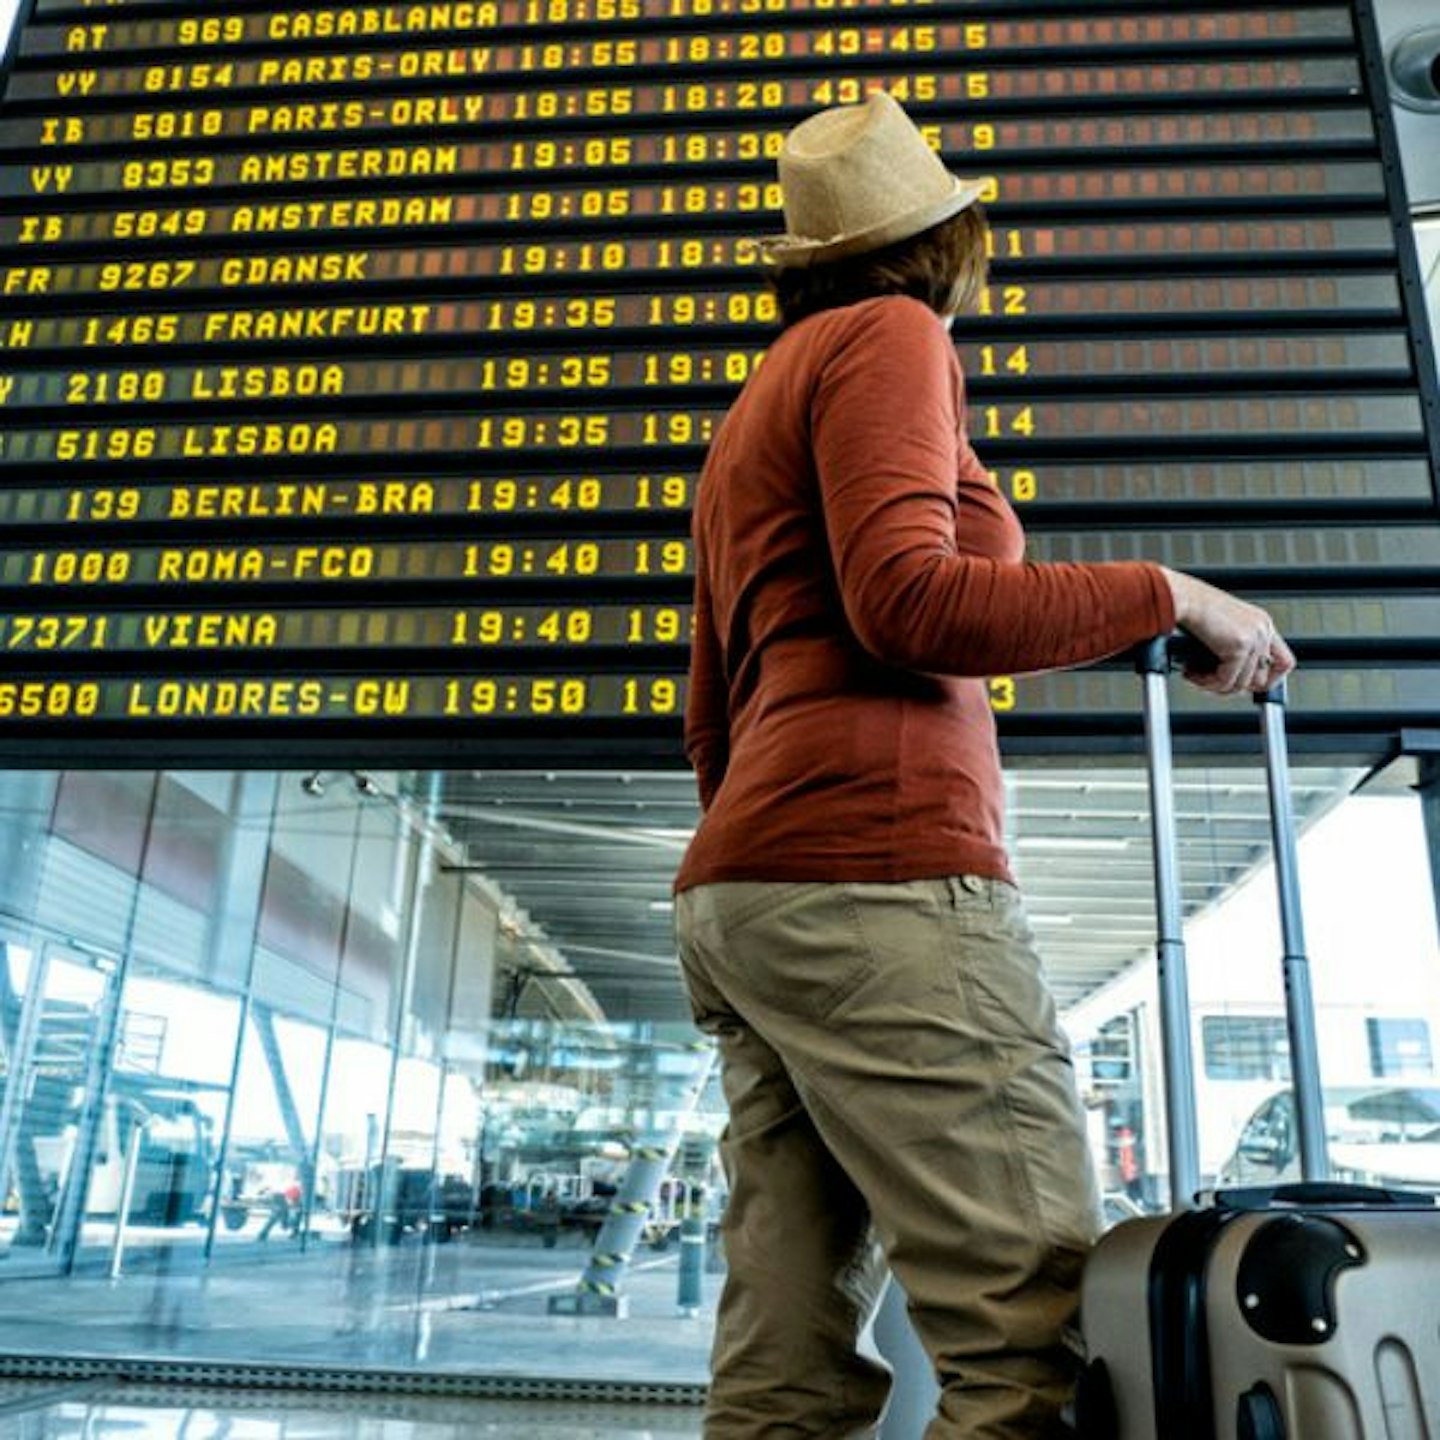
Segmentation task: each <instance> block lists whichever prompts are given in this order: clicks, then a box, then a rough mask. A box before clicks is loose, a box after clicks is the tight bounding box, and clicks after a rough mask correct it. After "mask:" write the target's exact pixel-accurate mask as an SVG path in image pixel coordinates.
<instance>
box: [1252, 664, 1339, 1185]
mask: <svg viewBox="0 0 1440 1440" xmlns="http://www.w3.org/2000/svg"><path fill="white" fill-rule="evenodd" d="M1255 703H1256V704H1257V705H1258V706H1259V707H1260V731H1261V735H1262V737H1263V739H1264V742H1265V775H1266V782H1267V785H1266V788H1267V789H1268V790H1269V792H1270V841H1271V849H1272V850H1273V852H1274V857H1273V858H1274V864H1275V888H1276V891H1277V892H1278V899H1279V905H1280V941H1281V946H1282V953H1281V960H1280V966H1281V975H1282V977H1283V979H1284V982H1285V1025H1286V1029H1287V1031H1288V1034H1289V1039H1290V1074H1291V1077H1292V1079H1293V1082H1294V1085H1295V1119H1296V1129H1297V1132H1298V1139H1299V1142H1300V1174H1301V1176H1302V1178H1303V1179H1305V1180H1311V1181H1323V1180H1326V1179H1328V1178H1329V1176H1330V1155H1329V1151H1328V1149H1327V1146H1326V1142H1325V1096H1324V1091H1323V1090H1322V1088H1321V1085H1320V1047H1319V1042H1318V1040H1317V1038H1316V1027H1315V999H1314V996H1313V994H1312V992H1311V988H1310V960H1309V957H1308V955H1307V954H1306V950H1305V926H1304V922H1303V921H1302V919H1301V915H1300V868H1299V864H1298V862H1297V860H1296V853H1295V810H1294V805H1293V803H1292V801H1291V798H1290V755H1289V749H1288V747H1287V745H1286V743H1285V682H1284V681H1283V680H1281V681H1279V683H1278V684H1275V685H1272V686H1271V687H1270V689H1268V690H1266V691H1263V692H1262V693H1261V694H1259V695H1257V696H1256V697H1255Z"/></svg>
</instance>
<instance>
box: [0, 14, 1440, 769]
mask: <svg viewBox="0 0 1440 1440" xmlns="http://www.w3.org/2000/svg"><path fill="white" fill-rule="evenodd" d="M1372 29H1373V27H1372V23H1371V18H1370V15H1369V10H1368V5H1367V4H1366V3H1364V0H1356V3H1353V4H1333V3H1310V4H1294V5H1243V4H1235V3H1230V4H1216V3H1208V4H1207V3H1200V4H1189V5H1176V6H1157V5H1155V4H1153V3H1150V4H1144V3H1135V0H1114V3H1110V4H1106V5H1103V6H1099V7H1096V6H1086V7H1083V8H1077V7H1073V6H1071V7H1067V6H1065V5H1060V4H1042V3H1032V0H1022V3H1010V4H1007V5H1004V6H1000V5H998V4H984V3H976V0H939V3H926V0H907V3H900V0H892V3H883V0H880V3H877V0H853V3H847V0H809V3H800V4H794V3H785V4H779V3H776V0H456V3H443V0H438V3H416V0H407V3H393V4H355V5H335V4H329V5H316V6H309V5H304V4H298V5H285V6H273V5H272V6H270V7H268V8H266V7H256V6H250V5H244V6H240V5H237V6H235V7H234V8H233V9H232V8H226V7H224V6H223V5H222V6H220V7H215V6H211V5H207V6H205V7H204V8H203V10H202V9H201V8H200V7H196V9H195V11H194V13H187V12H185V11H184V10H183V9H181V8H180V7H177V6H175V5H174V4H170V3H159V0H106V3H105V4H103V5H102V4H98V3H96V4H90V3H77V0H35V3H34V4H33V6H32V8H31V14H30V18H29V20H28V21H27V23H26V24H25V25H24V26H23V28H22V31H21V34H20V36H19V38H18V43H17V44H16V46H15V47H14V49H13V54H14V57H15V58H14V59H13V61H12V66H11V70H10V73H9V75H8V77H7V81H6V88H5V92H4V101H3V105H0V295H3V296H4V299H5V302H6V303H5V306H4V313H3V314H0V344H3V350H0V411H3V412H4V414H3V418H4V421H5V425H4V428H3V431H0V523H3V525H4V526H5V532H4V533H5V539H6V544H5V546H4V547H3V549H0V761H3V762H4V763H7V764H17V763H18V764H24V763H56V762H57V761H79V762H83V763H94V762H95V760H96V758H97V757H109V756H110V755H112V754H113V756H114V757H115V758H122V757H123V756H124V755H126V754H128V755H133V756H135V757H137V758H138V757H142V756H146V755H153V754H154V753H156V751H157V749H160V748H163V749H164V750H165V753H167V754H169V755H171V756H172V757H173V758H174V760H175V761H176V762H177V763H178V762H180V761H182V760H185V759H193V760H196V761H201V760H212V761H216V762H219V763H226V764H233V763H237V762H241V763H243V762H244V761H245V760H246V759H247V758H251V757H253V758H254V759H255V760H256V762H257V763H261V762H263V763H267V764H269V763H275V762H276V761H277V759H280V758H283V757H284V756H285V755H287V754H288V755H293V756H294V757H295V758H296V759H297V760H298V759H300V758H301V757H302V756H304V755H306V754H307V753H309V750H310V747H313V746H323V747H325V753H326V754H327V755H328V756H332V757H333V756H350V757H352V758H353V759H354V760H355V761H356V763H361V762H365V763H374V761H375V759H376V757H377V756H378V755H381V754H383V755H384V756H385V757H387V758H390V759H392V760H401V759H404V760H408V761H413V762H415V763H425V762H430V761H442V760H447V759H449V758H453V757H454V756H455V755H456V754H457V753H464V754H466V755H468V756H470V757H472V758H475V759H477V760H479V761H483V763H487V764H493V763H507V762H512V761H513V762H518V761H523V760H524V759H525V758H526V757H530V758H534V757H535V756H537V755H539V754H541V753H549V754H551V755H553V754H554V752H555V747H556V745H557V744H563V745H565V746H566V747H567V749H566V754H567V756H568V757H570V758H571V759H572V760H573V762H574V763H578V764H583V763H587V762H588V761H589V760H591V759H593V760H594V761H595V762H596V763H605V764H616V763H619V764H624V763H637V764H638V763H646V764H656V763H658V764H667V763H680V753H679V717H680V714H681V710H682V707H683V694H684V686H683V679H684V667H685V642H686V637H687V634H688V626H689V604H688V602H689V593H690V583H691V572H690V548H689V543H688V537H687V532H688V520H689V511H690V506H691V503H692V501H693V498H694V489H695V483H696V477H697V475H698V472H699V467H700V464H701V462H702V460H703V456H704V449H705V446H706V444H707V443H708V441H709V439H710V437H711V436H712V435H713V433H714V430H715V427H716V425H717V424H718V423H719V420H720V418H721V416H722V415H723V413H724V409H725V406H726V405H727V403H728V402H729V400H730V398H731V397H732V396H733V395H734V393H735V391H736V389H737V388H738V386H739V385H740V384H741V383H743V381H744V379H745V377H746V376H747V375H749V374H750V373H751V372H752V371H753V369H754V367H755V366H756V365H757V364H758V363H760V362H761V359H762V357H763V353H764V349H765V346H766V344H767V343H768V341H769V339H770V337H771V336H772V335H773V333H774V329H773V327H774V305H773V301H772V300H771V299H770V297H769V296H768V295H767V294H766V293H765V291H764V289H763V281H762V276H761V274H760V272H759V270H758V268H757V260H756V252H755V247H754V245H753V239H754V237H755V236H756V235H759V234H764V233H769V232H772V231H774V230H777V229H779V228H780V216H779V213H778V208H777V207H778V202H779V195H778V191H777V187H776V185H775V182H774V159H775V155H776V154H777V152H778V147H779V144H780V140H781V136H782V135H783V132H784V130H785V128H786V127H788V126H789V125H790V124H793V123H794V122H795V121H796V120H797V119H799V118H800V117H802V116H803V115H805V114H807V113H809V112H810V111H812V110H814V109H816V108H818V107H819V106H822V105H828V104H835V103H845V102H853V101H856V100H859V99H862V98H863V97H864V95H865V94H866V93H867V92H868V91H870V90H872V89H876V88H881V87H883V88H886V89H889V90H890V91H891V92H892V93H894V94H895V95H896V96H897V98H900V99H901V100H902V101H904V103H905V104H906V105H907V107H908V108H909V109H910V111H911V113H912V114H913V115H914V116H915V118H916V119H917V121H918V122H919V123H920V124H921V125H922V126H924V127H926V132H927V135H928V137H929V138H930V140H931V141H932V143H933V144H934V145H935V146H936V147H937V149H939V150H940V151H941V152H942V154H944V155H945V157H946V159H947V161H948V162H949V163H950V164H951V165H952V167H953V168H954V169H956V170H958V171H960V172H962V173H967V174H971V175H975V176H978V177H980V178H981V179H983V180H984V182H985V186H986V202H987V208H988V210H989V214H990V217H991V220H992V240H991V245H992V261H993V264H992V277H991V283H990V285H989V286H988V288H987V290H986V292H985V295H984V297H983V300H982V303H981V305H980V307H979V310H978V312H977V313H976V314H975V315H973V316H968V317H966V318H964V319H963V320H962V321H960V322H958V323H957V324H956V326H955V329H954V334H955V337H956V342H957V345H958V346H959V349H960V353H961V357H962V361H963V363H964V365H965V369H966V375H967V384H968V390H969V404H970V410H969V426H970V431H971V435H972V438H973V440H974V442H975V444H976V447H977V449H978V450H979V452H980V454H981V456H982V458H983V459H984V460H985V461H986V462H987V463H988V464H989V465H990V466H991V467H992V473H993V476H994V479H995V483H996V485H997V486H998V487H999V488H1000V490H1001V491H1002V493H1003V494H1004V495H1005V496H1006V497H1007V498H1008V499H1009V500H1010V501H1011V503H1013V504H1014V505H1015V506H1016V508H1017V509H1018V511H1019V512H1020V514H1021V516H1022V518H1023V519H1024V520H1025V522H1026V525H1027V528H1028V530H1029V533H1030V536H1031V543H1030V549H1031V554H1032V556H1034V557H1035V558H1037V559H1040V560H1082V561H1094V560H1111V559H1131V558H1149V559H1154V560H1158V561H1162V562H1164V563H1168V564H1172V565H1176V566H1179V567H1182V568H1188V569H1191V570H1194V571H1196V572H1197V573H1200V574H1204V575H1207V576H1209V577H1211V578H1214V579H1216V580H1217V581H1219V582H1220V583H1224V584H1227V585H1230V586H1232V587H1234V588H1236V589H1238V590H1240V591H1242V592H1243V593H1246V594H1250V595H1253V596H1254V597H1256V598H1257V599H1261V600H1263V601H1265V602H1266V603H1269V604H1272V605H1273V607H1274V609H1275V611H1276V614H1277V617H1278V618H1279V620H1280V622H1281V624H1282V627H1283V628H1284V629H1285V630H1286V631H1287V633H1289V634H1291V635H1292V636H1293V637H1294V639H1295V641H1296V644H1297V646H1298V647H1299V649H1300V653H1301V658H1302V662H1303V664H1302V670H1301V672H1300V673H1299V674H1298V675H1297V678H1296V680H1295V683H1294V687H1293V696H1292V699H1293V708H1294V725H1295V730H1296V735H1297V744H1298V745H1300V746H1302V747H1303V746H1305V745H1311V746H1313V747H1315V748H1322V749H1324V750H1326V751H1327V752H1333V753H1336V754H1341V755H1344V756H1346V757H1349V758H1352V759H1362V758H1374V757H1376V756H1378V755H1380V754H1381V753H1383V752H1384V751H1385V750H1386V749H1387V747H1389V746H1390V744H1391V743H1392V739H1393V736H1394V734H1395V732H1396V731H1397V730H1398V729H1399V728H1400V727H1401V726H1402V725H1403V726H1412V725H1417V724H1425V725H1434V724H1440V693H1437V692H1440V623H1437V622H1440V614H1437V611H1436V604H1437V600H1436V593H1437V588H1440V587H1437V586H1436V584H1435V576H1436V574H1437V573H1440V525H1437V519H1440V515H1437V500H1436V456H1437V402H1436V396H1435V385H1434V379H1433V372H1434V365H1433V352H1432V351H1431V350H1430V348H1429V337H1428V336H1427V335H1426V333H1425V330H1424V319H1423V305H1422V304H1421V300H1420V294H1419V283H1418V276H1417V274H1416V272H1415V266H1414V259H1413V252H1412V249H1411V245H1410V241H1409V238H1408V236H1406V235H1404V234H1403V233H1401V232H1400V231H1399V230H1397V225H1398V226H1401V227H1403V220H1404V212H1403V197H1401V196H1400V195H1398V194H1397V193H1396V192H1395V190H1394V188H1393V187H1394V185H1395V184H1396V183H1397V180H1396V177H1397V176H1398V174H1399V171H1398V167H1397V166H1396V165H1395V164H1394V159H1395V157H1394V154H1393V141H1392V136H1391V133H1390V122H1389V117H1388V111H1387V108H1386V101H1385V97H1384V95H1383V93H1382V90H1381V88H1380V85H1379V83H1378V72H1377V63H1378V59H1377V56H1376V55H1375V53H1374V46H1373V34H1372ZM991 700H992V705H993V706H994V709H995V711H996V714H997V717H998V719H999V722H1000V726H1001V731H1002V736H1003V738H1004V741H1005V744H1006V745H1007V747H1008V748H1009V749H1010V750H1011V751H1012V752H1014V753H1020V754H1023V753H1025V752H1027V751H1030V750H1036V751H1044V752H1045V753H1050V752H1052V751H1053V750H1054V749H1055V748H1056V747H1057V746H1066V745H1074V746H1077V747H1079V748H1083V747H1084V745H1085V744H1086V743H1087V737H1088V741H1090V742H1095V743H1099V742H1100V741H1102V740H1104V739H1105V738H1106V737H1111V736H1114V735H1117V734H1121V733H1131V734H1133V733H1134V730H1135V728H1136V725H1137V723H1138V722H1137V712H1138V705H1137V701H1136V692H1135V687H1134V684H1133V682H1131V681H1130V680H1128V679H1127V677H1125V676H1124V675H1123V674H1119V673H1117V672H1115V671H1112V670H1105V671H1102V672H1098V673H1095V674H1087V675H1079V676H1065V675H1058V676H1045V677H1008V676H1001V677H996V678H995V679H994V681H993V682H992V683H991ZM1249 722H1250V716H1249V714H1248V710H1247V708H1246V707H1244V706H1239V707H1224V706H1217V705H1216V704H1215V703H1214V702H1211V701H1208V699H1207V698H1206V697H1198V700H1197V699H1196V698H1193V697H1187V698H1186V699H1185V700H1184V701H1183V702H1182V704H1181V709H1180V715H1179V722H1178V723H1179V727H1180V729H1181V732H1182V734H1185V735H1187V736H1189V737H1191V740H1192V743H1196V744H1203V743H1210V742H1211V741H1213V742H1214V743H1216V744H1217V745H1220V744H1223V743H1225V742H1226V738H1227V736H1228V735H1229V734H1230V732H1232V731H1234V730H1235V729H1237V728H1240V729H1244V728H1246V727H1247V726H1248V724H1249ZM1204 737H1209V740H1208V741H1207V740H1206V739H1205V738H1204ZM112 742H113V746H112ZM107 747H110V748H108V749H107ZM337 747H338V748H337ZM456 747H460V748H459V749H458V750H457V748H456Z"/></svg>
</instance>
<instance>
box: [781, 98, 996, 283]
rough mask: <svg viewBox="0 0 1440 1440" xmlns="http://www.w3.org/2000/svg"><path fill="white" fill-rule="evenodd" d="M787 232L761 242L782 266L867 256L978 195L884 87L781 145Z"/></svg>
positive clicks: (812, 121) (811, 122)
mask: <svg viewBox="0 0 1440 1440" xmlns="http://www.w3.org/2000/svg"><path fill="white" fill-rule="evenodd" d="M779 170H780V194H781V200H782V203H783V205H784V209H785V228H786V233H785V234H784V235H774V236H770V237H767V238H766V239H763V240H761V241H760V242H759V246H760V254H761V256H762V258H763V259H764V260H765V261H767V262H768V263H769V264H771V265H778V266H780V267H782V268H790V267H798V266H803V265H815V264H821V263H823V262H826V261H830V260H843V259H845V258H846V257H848V256H851V255H863V254H865V253H866V252H867V251H870V250H878V249H880V248H881V247H882V246H884V245H893V244H895V242H896V241H898V240H908V239H909V238H910V237H911V236H912V235H918V234H919V233H920V232H921V231H922V230H928V229H929V228H930V226H932V225H938V224H939V223H940V222H941V221H942V220H948V219H949V218H950V217H951V216H952V215H958V214H959V213H960V211H962V210H963V209H964V208H965V207H966V206H967V205H973V204H974V203H975V200H976V199H977V198H978V197H979V194H980V191H981V188H982V187H981V186H980V185H979V184H978V183H977V182H975V181H973V180H962V179H960V177H959V176H957V175H952V174H951V173H950V172H949V171H948V170H947V169H946V168H945V166H944V165H943V164H942V163H941V160H940V157H939V156H938V155H936V154H935V152H934V151H933V150H932V149H931V148H930V146H929V145H928V144H926V142H925V137H924V136H923V135H922V134H921V133H920V131H919V130H918V129H916V127H915V124H914V122H913V121H912V120H911V119H910V117H909V116H908V115H907V114H906V113H905V111H904V110H903V109H902V108H901V107H900V104H899V102H898V101H897V100H896V99H895V98H894V97H893V96H891V95H887V94H886V93H885V92H884V91H877V92H876V93H875V94H873V95H871V96H870V98H869V99H868V100H866V101H865V103H864V104H863V105H839V106H836V107H835V108H834V109H832V110H822V111H820V112H819V114H817V115H812V116H811V117H810V118H809V119H808V120H802V121H801V122H800V124H798V125H797V126H796V127H795V128H794V129H793V130H792V131H791V132H790V133H789V134H788V135H787V136H786V137H785V144H784V147H783V148H782V149H781V151H780V162H779Z"/></svg>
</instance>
